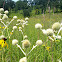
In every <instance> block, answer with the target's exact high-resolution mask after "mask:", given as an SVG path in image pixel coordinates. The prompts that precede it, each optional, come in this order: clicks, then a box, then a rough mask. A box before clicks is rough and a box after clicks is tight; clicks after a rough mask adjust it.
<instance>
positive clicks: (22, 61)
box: [19, 57, 27, 62]
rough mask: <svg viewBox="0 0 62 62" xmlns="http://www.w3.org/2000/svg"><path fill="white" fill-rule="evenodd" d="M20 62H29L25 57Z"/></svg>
mask: <svg viewBox="0 0 62 62" xmlns="http://www.w3.org/2000/svg"><path fill="white" fill-rule="evenodd" d="M19 62H27V58H26V57H23V58H21V59H20V60H19Z"/></svg>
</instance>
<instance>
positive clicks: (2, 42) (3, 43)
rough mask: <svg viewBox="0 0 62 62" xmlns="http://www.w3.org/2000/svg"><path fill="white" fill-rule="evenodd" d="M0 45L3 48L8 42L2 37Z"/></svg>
mask: <svg viewBox="0 0 62 62" xmlns="http://www.w3.org/2000/svg"><path fill="white" fill-rule="evenodd" d="M0 45H1V47H2V48H4V47H5V46H7V48H8V44H7V43H6V42H5V41H4V40H3V39H2V40H0Z"/></svg>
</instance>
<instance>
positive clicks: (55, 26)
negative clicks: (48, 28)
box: [52, 22, 61, 30]
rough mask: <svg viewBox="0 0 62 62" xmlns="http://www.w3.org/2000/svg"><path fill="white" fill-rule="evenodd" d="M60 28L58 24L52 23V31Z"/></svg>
mask: <svg viewBox="0 0 62 62" xmlns="http://www.w3.org/2000/svg"><path fill="white" fill-rule="evenodd" d="M60 27H61V25H60V23H59V22H56V23H54V24H53V25H52V29H53V30H59V29H60Z"/></svg>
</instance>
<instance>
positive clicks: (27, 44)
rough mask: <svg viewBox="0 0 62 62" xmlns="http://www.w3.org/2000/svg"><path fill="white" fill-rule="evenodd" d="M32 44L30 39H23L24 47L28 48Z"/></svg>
mask: <svg viewBox="0 0 62 62" xmlns="http://www.w3.org/2000/svg"><path fill="white" fill-rule="evenodd" d="M29 46H30V42H29V40H23V43H22V48H23V49H24V48H28V47H29Z"/></svg>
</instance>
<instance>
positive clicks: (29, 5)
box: [0, 0, 62, 17]
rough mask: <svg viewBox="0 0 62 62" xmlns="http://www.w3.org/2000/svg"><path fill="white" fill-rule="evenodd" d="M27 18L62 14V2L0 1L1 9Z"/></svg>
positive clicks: (53, 0)
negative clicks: (47, 14) (46, 14)
mask: <svg viewBox="0 0 62 62" xmlns="http://www.w3.org/2000/svg"><path fill="white" fill-rule="evenodd" d="M1 7H3V8H4V9H5V10H9V11H10V12H14V13H17V11H18V12H19V13H20V14H23V15H24V17H25V16H31V15H34V14H35V15H38V14H43V13H48V12H49V13H57V12H62V0H28V1H27V0H18V1H17V2H14V1H12V0H0V8H1Z"/></svg>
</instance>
